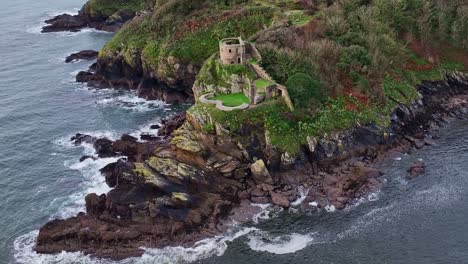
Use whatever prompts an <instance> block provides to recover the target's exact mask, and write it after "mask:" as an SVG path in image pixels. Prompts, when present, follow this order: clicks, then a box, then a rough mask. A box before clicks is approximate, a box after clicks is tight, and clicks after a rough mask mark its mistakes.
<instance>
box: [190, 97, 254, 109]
mask: <svg viewBox="0 0 468 264" xmlns="http://www.w3.org/2000/svg"><path fill="white" fill-rule="evenodd" d="M213 96H214V93H207V94H204V95H202V96H200V97H199V98H198V100H199V101H200V102H201V103H204V104H214V105H216V108H217V109H218V110H221V111H226V112H230V111H234V110H244V109H247V108H249V104H245V103H244V104H241V105H239V106H225V105H223V102H222V101H220V100H211V99H208V98H209V97H213Z"/></svg>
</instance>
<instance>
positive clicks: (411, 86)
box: [193, 0, 468, 154]
mask: <svg viewBox="0 0 468 264" xmlns="http://www.w3.org/2000/svg"><path fill="white" fill-rule="evenodd" d="M364 2H365V1H359V0H347V1H342V3H343V4H341V5H336V6H332V7H330V8H324V9H322V10H320V11H319V12H316V13H315V14H314V17H316V18H315V19H314V20H312V22H309V25H305V26H302V27H303V28H305V30H304V31H306V30H309V31H314V30H315V31H318V30H317V28H316V27H317V25H321V26H322V27H323V28H322V34H321V35H320V34H317V35H320V36H318V37H317V36H314V37H313V38H310V39H307V33H304V34H303V35H302V36H301V35H296V36H294V35H293V36H292V37H290V38H289V39H288V36H287V37H284V36H275V35H273V36H271V35H270V37H269V38H268V39H269V40H271V39H272V38H273V39H275V38H276V39H280V41H278V42H279V43H281V44H280V45H278V44H276V43H275V44H271V43H267V45H262V44H263V43H260V44H259V45H258V46H260V47H261V51H262V53H263V54H262V55H263V58H264V60H263V62H262V63H263V66H264V67H265V68H266V69H267V70H268V71H269V72H270V74H271V75H272V76H273V77H274V78H275V79H276V80H277V81H279V82H280V83H285V82H286V81H287V79H288V78H289V77H290V76H292V75H294V74H295V73H301V72H302V73H307V74H309V75H310V76H312V77H313V78H316V79H318V80H319V81H320V82H321V83H322V86H323V88H324V90H325V95H326V97H325V98H319V100H320V101H322V102H325V103H323V104H322V105H317V104H315V103H311V104H309V107H305V108H302V109H297V110H296V111H295V112H294V113H288V111H287V109H286V108H285V107H284V105H283V104H282V103H281V102H277V103H270V104H266V105H264V106H260V107H257V108H255V109H252V110H249V111H238V112H233V113H219V112H218V111H216V109H213V108H206V107H203V106H196V107H195V108H194V110H193V111H194V112H198V111H199V112H203V113H209V114H210V115H211V116H212V117H214V119H215V120H216V121H217V122H220V123H221V124H223V125H224V126H226V127H228V128H229V129H230V130H231V131H232V132H233V133H234V134H235V133H236V131H237V130H238V129H240V126H241V125H242V124H245V123H248V122H251V123H261V124H262V125H264V127H265V128H266V130H267V133H268V135H269V138H270V140H271V142H272V144H273V145H275V146H277V147H278V148H280V149H281V150H282V151H285V152H289V153H291V154H294V153H297V152H298V151H299V148H300V145H303V144H306V143H307V137H320V136H323V135H324V134H326V133H330V132H333V131H339V130H342V129H346V128H349V127H351V126H353V125H356V124H367V123H375V124H377V125H379V126H381V127H385V126H387V125H388V124H389V123H390V120H389V117H388V115H389V113H390V112H391V111H392V110H393V109H394V108H395V107H396V106H397V104H398V103H401V104H408V103H410V102H411V101H413V100H416V99H417V98H418V96H419V95H418V93H417V91H416V89H415V86H416V85H417V84H418V83H420V82H421V81H423V80H438V79H441V78H443V72H444V71H450V70H463V69H464V68H465V69H466V68H467V67H468V65H464V64H463V63H462V62H463V60H459V56H458V57H457V56H449V55H448V54H445V53H443V52H442V53H440V52H439V53H436V52H433V51H434V50H439V51H440V50H442V51H445V50H458V51H459V52H458V55H459V54H464V55H465V56H466V55H467V52H466V47H467V45H468V43H467V42H466V41H467V40H466V39H464V38H463V37H462V36H463V35H460V34H463V33H460V32H468V31H467V30H468V24H467V23H468V22H466V21H467V20H466V18H467V17H468V12H466V10H468V8H467V7H468V5H466V4H465V5H463V4H462V3H461V2H459V3H454V4H453V5H452V6H450V5H448V7H447V6H445V5H442V6H439V5H438V2H437V1H431V0H404V1H380V0H375V1H371V3H370V4H367V5H365V4H363V3H364ZM428 5H429V6H430V8H429V7H427V6H428ZM426 9H427V10H428V11H427V12H429V13H430V14H425V13H424V12H426V11H425V10H426ZM389 10H392V11H391V12H390V11H389ZM448 10H449V11H450V12H449V11H448ZM454 10H456V11H454ZM294 12H295V11H294ZM464 12H466V13H464ZM289 13H291V12H289ZM428 15H429V16H431V15H437V16H439V18H438V19H439V20H437V21H436V20H434V21H433V24H432V25H431V26H432V28H426V26H427V23H426V22H425V20H426V19H428V18H427V17H426V16H428ZM444 20H445V21H444ZM307 21H310V19H309V18H301V17H299V18H298V17H294V18H293V19H292V21H291V22H292V24H300V25H304V24H303V23H307ZM318 21H320V22H319V23H316V22H318ZM408 21H412V23H408ZM457 21H458V22H457ZM460 21H465V22H460ZM447 23H450V24H451V26H450V25H447ZM463 23H464V24H463ZM455 26H456V28H457V30H456V31H455V30H449V32H445V34H442V33H444V32H443V28H445V29H447V28H454V27H455ZM291 32H293V31H291ZM299 32H301V31H299ZM273 34H274V33H273ZM286 35H287V34H286ZM304 35H305V36H306V37H304ZM422 35H424V36H425V37H426V38H428V40H429V41H428V40H427V39H426V43H423V42H422V40H423V38H422ZM467 35H468V34H467ZM405 36H411V38H406V37H405ZM465 36H466V35H465ZM301 37H302V38H303V39H301ZM281 38H282V39H281ZM446 42H450V43H452V45H451V46H448V47H446V48H445V49H437V48H436V47H438V45H444V43H446ZM304 43H306V44H304ZM415 43H416V44H415ZM417 43H419V44H417ZM428 43H431V45H433V47H431V46H430V45H427V44H428ZM281 45H283V46H281ZM418 45H419V48H418ZM413 49H415V50H413ZM418 49H424V50H432V51H431V52H427V53H421V52H420V50H418ZM334 56H335V58H334ZM434 56H435V57H436V59H435V61H431V62H430V61H429V59H427V58H426V57H428V58H430V59H431V60H434V58H431V57H434ZM457 60H458V61H457ZM288 89H294V87H288ZM327 94H328V95H327ZM293 99H294V98H293ZM303 99H305V100H307V99H309V98H303ZM288 135H292V136H288Z"/></svg>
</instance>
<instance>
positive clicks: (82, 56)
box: [65, 50, 99, 63]
mask: <svg viewBox="0 0 468 264" xmlns="http://www.w3.org/2000/svg"><path fill="white" fill-rule="evenodd" d="M98 54H99V53H98V52H97V51H95V50H82V51H80V52H78V53H73V54H71V55H69V56H68V57H67V58H66V59H65V62H66V63H69V62H73V61H78V60H94V59H96V58H97V56H98Z"/></svg>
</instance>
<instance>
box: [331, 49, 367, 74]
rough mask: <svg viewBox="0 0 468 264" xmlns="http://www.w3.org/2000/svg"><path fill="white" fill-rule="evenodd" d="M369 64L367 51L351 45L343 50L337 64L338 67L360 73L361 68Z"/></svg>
mask: <svg viewBox="0 0 468 264" xmlns="http://www.w3.org/2000/svg"><path fill="white" fill-rule="evenodd" d="M370 63H371V60H370V57H369V52H368V51H367V49H366V48H364V47H362V46H357V45H352V46H349V47H346V48H345V49H344V50H343V53H342V54H341V56H340V60H339V62H338V67H340V68H342V69H345V68H351V69H352V70H355V71H362V68H363V67H365V66H368V65H369V64H370Z"/></svg>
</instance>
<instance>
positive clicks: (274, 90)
mask: <svg viewBox="0 0 468 264" xmlns="http://www.w3.org/2000/svg"><path fill="white" fill-rule="evenodd" d="M261 61H262V56H261V54H260V52H259V51H258V50H257V48H256V47H255V46H254V45H253V44H252V43H249V42H245V41H243V40H242V38H240V37H238V38H226V39H223V40H221V41H220V42H219V60H218V62H219V63H220V64H221V65H234V64H243V65H245V66H246V67H248V68H250V70H251V71H252V72H253V73H254V74H255V79H254V80H253V81H251V80H250V79H249V78H247V77H246V76H239V75H231V77H230V79H228V80H225V82H226V83H229V86H230V87H217V89H218V92H219V90H221V89H222V92H221V93H222V94H229V93H232V94H235V93H244V95H245V96H246V97H247V98H248V99H249V101H250V104H243V105H240V106H236V107H227V106H224V105H223V102H221V101H219V100H211V99H209V98H210V97H214V96H215V95H216V91H213V90H212V91H211V92H209V93H205V94H203V95H201V96H200V97H199V99H200V102H202V103H206V104H215V105H216V107H217V108H218V109H219V110H222V111H232V110H237V109H247V108H248V107H249V106H250V105H256V104H260V103H262V102H264V101H265V100H269V99H271V98H275V97H282V98H283V99H284V101H285V103H286V104H287V106H288V107H289V109H291V110H293V109H294V106H293V104H292V101H291V99H290V97H289V94H288V90H287V88H286V87H284V86H282V85H280V84H278V83H276V82H275V80H274V79H273V78H272V77H271V76H270V75H269V74H268V73H267V72H266V71H265V70H264V69H263V68H262V66H261V65H260V62H261ZM257 80H264V81H265V82H266V85H265V84H263V87H258V86H257V84H256V81H257ZM215 90H216V89H215Z"/></svg>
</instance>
